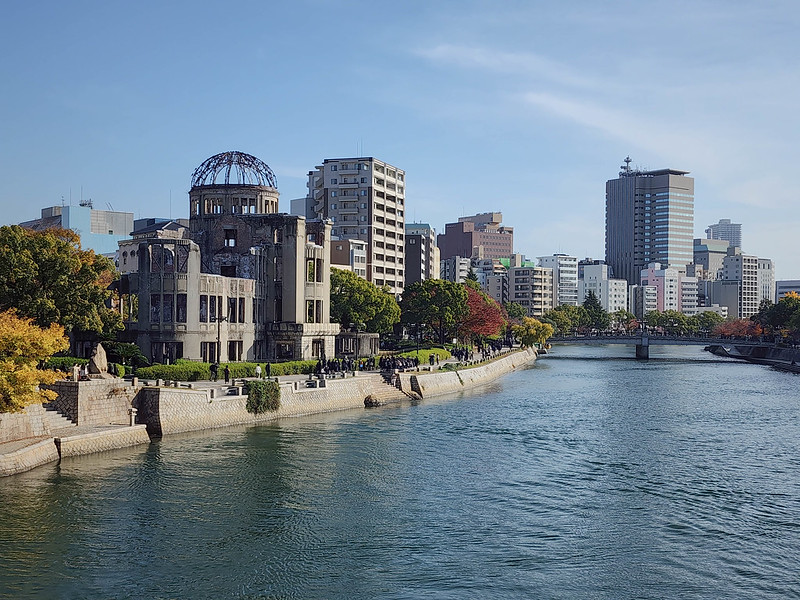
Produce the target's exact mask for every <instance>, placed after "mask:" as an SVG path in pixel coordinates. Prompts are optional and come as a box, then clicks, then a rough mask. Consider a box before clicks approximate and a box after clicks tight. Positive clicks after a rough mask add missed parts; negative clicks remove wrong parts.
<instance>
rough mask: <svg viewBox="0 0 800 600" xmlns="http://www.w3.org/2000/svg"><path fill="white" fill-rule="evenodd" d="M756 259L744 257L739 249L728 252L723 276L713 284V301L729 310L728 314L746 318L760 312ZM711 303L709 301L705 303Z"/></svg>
mask: <svg viewBox="0 0 800 600" xmlns="http://www.w3.org/2000/svg"><path fill="white" fill-rule="evenodd" d="M758 263H759V259H758V257H757V256H752V255H749V254H742V253H741V250H740V249H739V248H737V247H731V248H729V249H728V255H727V256H726V257H725V259H724V260H723V263H722V269H721V270H720V277H719V279H718V280H717V281H714V282H712V284H711V286H710V288H709V292H710V294H709V295H710V297H711V298H710V299H711V302H713V303H715V304H720V305H723V306H727V307H728V315H729V316H731V317H734V318H742V319H747V318H749V317H751V316H753V315H754V314H756V313H757V312H758V306H759V304H760V302H761V298H760V290H759V277H758ZM706 304H708V302H706Z"/></svg>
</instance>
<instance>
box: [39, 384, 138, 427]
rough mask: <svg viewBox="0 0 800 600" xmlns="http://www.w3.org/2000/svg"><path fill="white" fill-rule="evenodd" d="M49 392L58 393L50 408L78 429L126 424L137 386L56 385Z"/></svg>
mask: <svg viewBox="0 0 800 600" xmlns="http://www.w3.org/2000/svg"><path fill="white" fill-rule="evenodd" d="M49 387H50V389H52V390H55V391H56V392H57V393H58V397H57V398H56V399H55V400H54V401H53V402H51V405H52V406H53V407H54V408H55V409H56V410H58V412H60V413H62V414H63V415H66V416H67V417H68V418H70V419H72V420H73V421H74V422H76V423H77V424H78V425H109V424H120V425H122V424H126V423H128V419H129V417H128V409H129V408H130V407H131V405H132V402H133V399H134V397H135V396H136V393H137V392H138V391H139V389H140V388H139V387H138V386H133V385H132V384H131V383H130V382H129V381H127V380H124V379H91V380H89V381H58V382H56V383H55V384H53V385H52V386H49Z"/></svg>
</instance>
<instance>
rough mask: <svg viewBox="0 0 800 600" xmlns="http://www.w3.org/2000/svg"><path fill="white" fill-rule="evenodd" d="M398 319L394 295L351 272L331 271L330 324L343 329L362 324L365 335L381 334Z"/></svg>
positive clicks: (398, 311)
mask: <svg viewBox="0 0 800 600" xmlns="http://www.w3.org/2000/svg"><path fill="white" fill-rule="evenodd" d="M399 320H400V307H399V306H398V305H397V301H396V300H395V299H394V296H392V295H391V294H389V293H387V292H386V291H384V290H380V289H378V288H377V287H376V286H375V284H373V283H371V282H369V281H366V280H365V279H362V278H361V277H359V276H358V275H356V274H355V273H353V272H352V271H345V270H343V269H336V268H332V269H331V321H333V322H335V323H339V324H341V325H342V327H345V328H349V327H351V326H353V327H358V326H360V325H361V324H363V325H364V327H365V328H366V330H367V331H369V332H372V333H385V332H387V331H391V329H392V326H393V325H394V324H395V323H397V322H398V321H399Z"/></svg>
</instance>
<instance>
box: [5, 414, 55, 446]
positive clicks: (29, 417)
mask: <svg viewBox="0 0 800 600" xmlns="http://www.w3.org/2000/svg"><path fill="white" fill-rule="evenodd" d="M44 414H45V410H44V407H43V406H42V405H41V404H32V405H31V406H27V407H26V408H25V410H24V411H22V412H18V413H0V444H2V443H3V442H11V441H14V440H22V439H25V438H33V437H40V436H43V435H50V427H49V426H48V424H47V421H46V420H45V418H44Z"/></svg>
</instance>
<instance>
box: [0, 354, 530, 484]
mask: <svg viewBox="0 0 800 600" xmlns="http://www.w3.org/2000/svg"><path fill="white" fill-rule="evenodd" d="M536 356H537V354H536V351H535V350H534V349H521V350H519V349H518V350H513V351H510V352H506V353H504V354H502V355H501V356H499V357H496V358H493V359H489V360H486V361H481V362H478V361H475V364H469V365H461V364H460V363H458V361H456V360H455V359H452V358H451V359H448V360H446V361H442V363H441V364H440V365H438V367H433V368H431V367H428V366H420V369H419V370H417V369H414V370H407V371H401V372H396V373H394V374H393V376H392V377H385V376H384V374H382V373H380V372H377V371H369V372H357V373H356V374H355V375H353V374H337V375H329V376H327V377H320V376H312V377H309V376H308V375H286V376H280V377H275V378H272V379H274V380H277V382H278V384H279V385H280V390H281V406H280V408H279V409H278V410H277V411H275V412H269V413H262V414H259V415H254V414H252V413H249V412H248V411H247V409H246V403H247V396H246V395H245V394H244V392H243V383H244V381H245V380H242V379H236V380H232V381H231V382H230V383H228V384H226V383H225V382H220V381H216V382H212V381H199V382H191V383H186V382H166V381H157V382H149V381H148V382H144V381H143V382H139V381H137V380H133V381H129V380H122V379H113V380H94V381H85V382H60V384H61V385H60V389H59V398H58V399H57V400H56V401H54V402H53V403H52V404H51V405H33V406H30V407H28V408H27V409H26V410H25V411H24V412H22V413H2V414H0V477H2V476H7V475H13V474H15V473H21V472H24V471H28V470H30V469H33V468H35V467H37V466H40V465H43V464H47V463H51V462H55V461H57V460H59V459H60V458H64V457H67V456H78V455H82V454H92V453H95V452H102V451H105V450H112V449H116V448H124V447H128V446H134V445H139V444H145V443H149V441H150V438H151V436H165V435H170V434H174V433H180V432H185V431H201V430H206V429H214V428H218V427H226V426H232V425H247V424H258V423H264V422H269V421H274V420H276V419H280V418H285V417H296V416H302V415H309V414H315V413H322V412H332V411H338V410H347V409H356V408H362V409H363V408H364V407H365V406H366V405H367V404H368V403H369V404H370V405H381V404H388V403H392V402H399V401H402V400H407V399H409V398H427V397H431V396H436V395H443V394H450V393H456V392H459V391H462V390H464V389H467V388H470V387H472V386H475V385H480V384H482V383H488V382H489V381H491V380H493V379H496V378H498V377H500V376H502V375H504V374H505V373H508V372H510V371H512V370H514V369H515V368H518V367H520V366H523V365H525V364H527V363H529V362H532V361H534V360H536ZM456 363H458V364H459V366H460V367H461V368H457V369H455V368H453V365H454V364H456ZM447 365H450V369H447V368H445V367H446V366H447ZM451 369H452V370H451ZM248 379H251V380H252V379H255V378H248ZM189 386H191V387H189ZM55 408H58V410H55ZM65 414H66V415H67V417H69V418H67V417H65V416H64V415H65Z"/></svg>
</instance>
